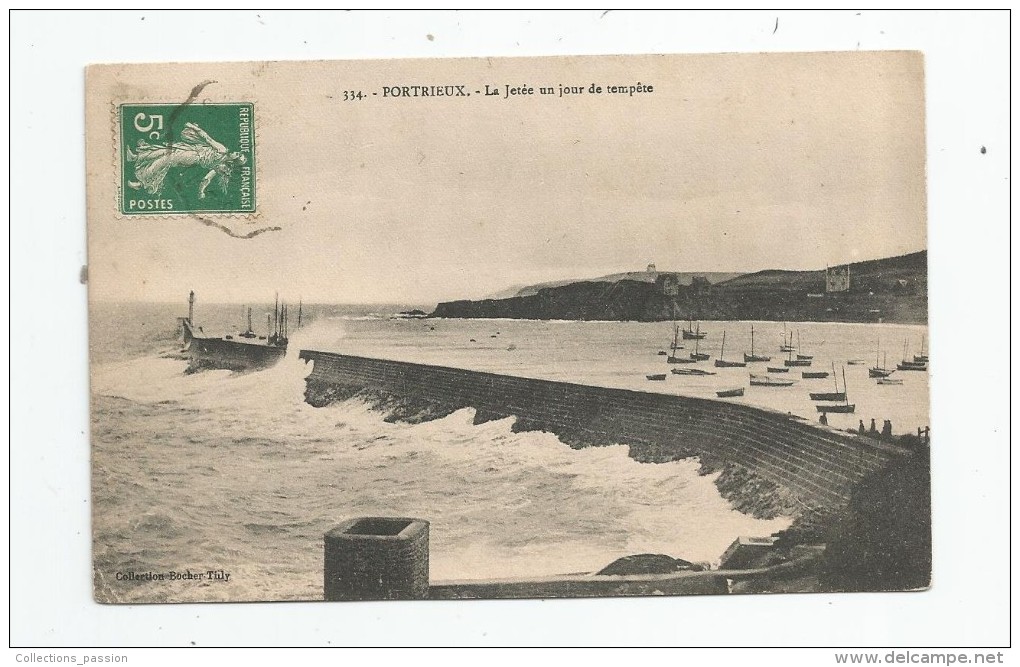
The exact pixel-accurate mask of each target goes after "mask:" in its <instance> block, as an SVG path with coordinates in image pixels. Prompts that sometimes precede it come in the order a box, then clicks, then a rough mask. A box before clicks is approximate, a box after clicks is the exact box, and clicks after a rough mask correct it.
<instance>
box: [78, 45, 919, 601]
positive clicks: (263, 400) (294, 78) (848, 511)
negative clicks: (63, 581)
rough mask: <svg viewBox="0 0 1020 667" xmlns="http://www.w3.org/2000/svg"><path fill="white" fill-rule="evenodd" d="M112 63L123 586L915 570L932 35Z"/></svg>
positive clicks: (98, 240) (442, 583)
mask: <svg viewBox="0 0 1020 667" xmlns="http://www.w3.org/2000/svg"><path fill="white" fill-rule="evenodd" d="M86 84H87V85H86V94H87V102H88V107H87V122H88V127H87V130H88V135H87V150H88V154H87V156H88V162H87V167H88V208H89V210H88V213H89V255H90V265H89V272H90V274H89V329H90V335H89V345H90V364H91V378H92V380H91V382H92V384H91V405H92V489H93V506H92V513H93V554H94V593H95V598H96V600H97V601H98V602H103V603H158V602H214V601H267V600H316V599H325V600H374V599H419V598H420V599H425V598H427V599H450V598H458V599H459V598H530V597H601V596H651V595H702V594H721V595H725V594H741V593H776V592H798V593H808V592H834V591H889V590H896V591H899V590H919V589H924V588H926V587H927V586H928V584H929V581H930V577H931V535H930V531H931V528H930V525H931V517H930V515H931V510H930V490H929V454H928V451H929V447H930V443H931V438H932V433H931V429H930V424H929V418H928V414H929V410H928V373H929V365H934V366H937V364H938V360H937V358H936V359H930V357H931V356H932V355H930V354H929V351H928V332H927V300H928V280H927V267H928V261H927V253H926V236H927V235H926V210H925V158H924V155H925V153H924V147H925V122H924V120H925V114H924V63H923V58H922V56H921V54H919V53H916V52H873V53H814V54H806V53H801V54H782V53H776V54H728V55H689V56H683V55H671V56H603V57H565V58H534V59H497V58H487V59H450V60H435V61H427V62H426V61H401V62H395V61H391V62H381V61H376V62H373V61H361V62H287V63H284V62H257V63H233V64H153V65H97V66H93V67H90V68H89V70H88V73H87V77H86ZM936 437H937V436H936Z"/></svg>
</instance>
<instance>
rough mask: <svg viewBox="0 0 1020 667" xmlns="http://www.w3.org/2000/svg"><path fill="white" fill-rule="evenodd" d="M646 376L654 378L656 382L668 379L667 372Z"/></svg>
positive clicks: (650, 378)
mask: <svg viewBox="0 0 1020 667" xmlns="http://www.w3.org/2000/svg"><path fill="white" fill-rule="evenodd" d="M645 377H646V378H648V379H649V380H654V381H656V382H662V381H663V380H665V379H666V374H665V373H652V374H651V375H646V376H645Z"/></svg>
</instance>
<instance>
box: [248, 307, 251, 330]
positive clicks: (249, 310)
mask: <svg viewBox="0 0 1020 667" xmlns="http://www.w3.org/2000/svg"><path fill="white" fill-rule="evenodd" d="M248 331H249V332H251V306H248Z"/></svg>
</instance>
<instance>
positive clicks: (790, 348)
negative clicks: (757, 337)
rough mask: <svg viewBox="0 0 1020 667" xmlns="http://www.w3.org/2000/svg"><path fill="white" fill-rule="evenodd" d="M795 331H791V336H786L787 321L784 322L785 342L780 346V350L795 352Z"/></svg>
mask: <svg viewBox="0 0 1020 667" xmlns="http://www.w3.org/2000/svg"><path fill="white" fill-rule="evenodd" d="M793 349H794V348H793V332H792V331H791V332H790V338H789V340H787V338H786V322H783V344H782V345H780V346H779V351H780V352H793Z"/></svg>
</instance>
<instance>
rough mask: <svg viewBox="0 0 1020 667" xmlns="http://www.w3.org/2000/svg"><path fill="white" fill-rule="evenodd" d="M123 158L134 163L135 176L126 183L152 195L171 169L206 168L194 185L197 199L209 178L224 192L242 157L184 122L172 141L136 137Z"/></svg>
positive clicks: (200, 129)
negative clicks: (136, 140)
mask: <svg viewBox="0 0 1020 667" xmlns="http://www.w3.org/2000/svg"><path fill="white" fill-rule="evenodd" d="M127 161H128V162H131V163H134V165H135V179H136V180H133V181H128V186H129V187H131V188H134V189H135V190H141V189H144V190H145V191H146V192H148V193H150V194H154V195H156V194H159V193H160V192H161V191H162V190H163V182H164V181H165V180H166V177H167V174H168V173H169V172H170V170H171V169H188V168H190V167H201V168H203V169H207V170H208V172H207V173H206V175H205V176H204V177H203V178H202V182H201V183H200V184H199V186H198V197H199V199H205V191H206V189H207V188H208V187H209V185H210V184H211V183H212V182H213V179H216V180H217V182H218V185H219V186H220V188H221V189H222V190H223V192H226V191H227V184H228V183H229V182H230V176H231V174H232V173H233V171H234V167H235V166H240V165H242V164H244V163H245V161H246V160H245V157H244V155H243V154H241V153H239V152H237V151H229V150H227V147H226V146H224V145H223V144H221V143H220V142H218V141H216V140H215V139H213V138H212V137H210V136H209V134H208V133H207V132H206V131H205V130H203V129H202V128H200V127H199V126H198V125H196V124H194V123H187V124H186V125H185V126H184V129H183V130H181V136H180V139H179V140H178V141H175V142H173V143H172V144H167V145H163V146H159V145H155V144H150V143H149V142H147V141H145V140H144V139H139V140H138V146H137V147H136V148H135V150H134V151H132V150H131V149H130V148H129V149H127Z"/></svg>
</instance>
